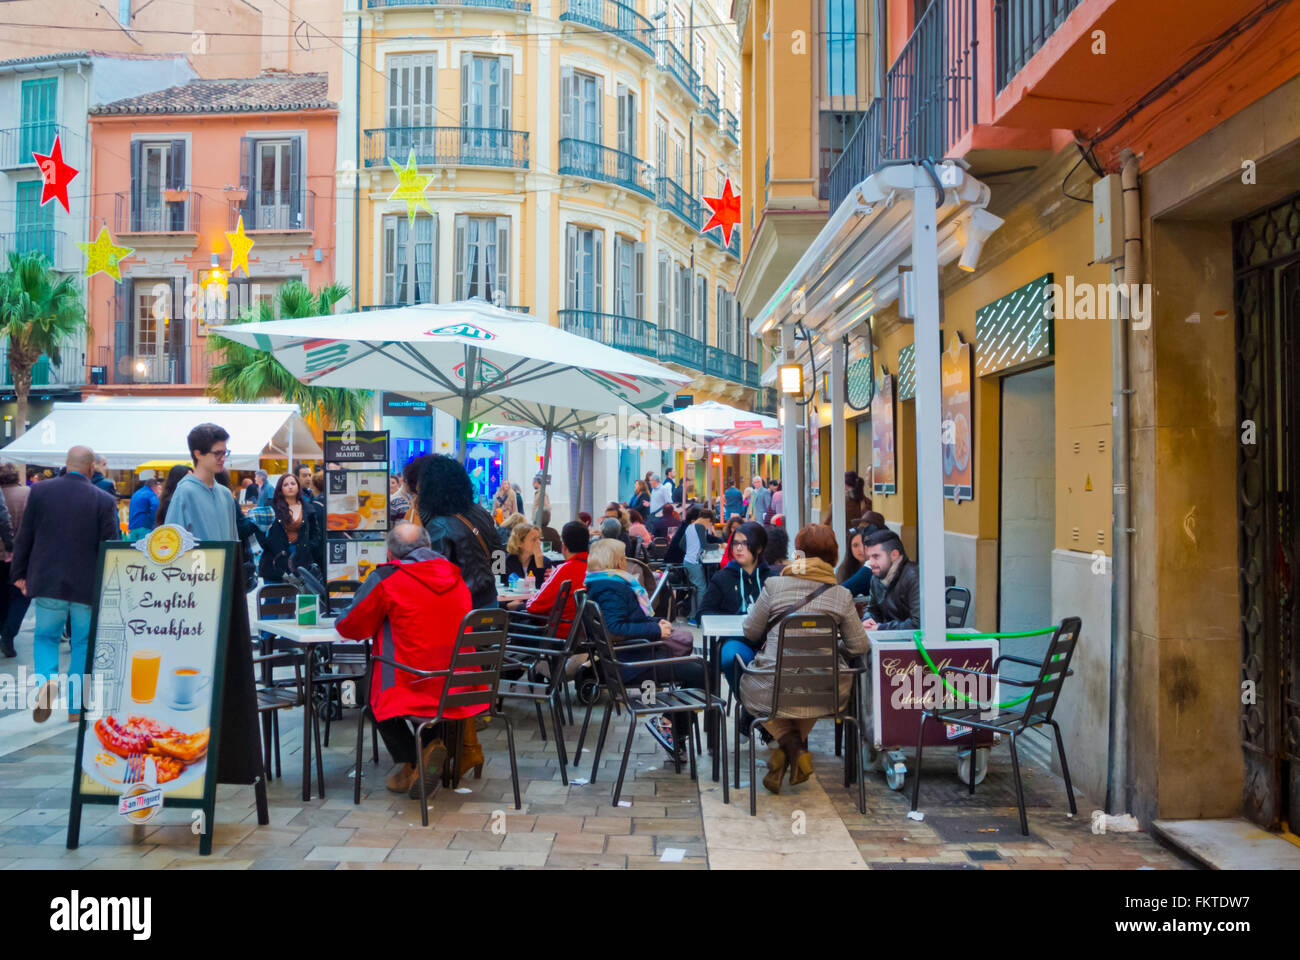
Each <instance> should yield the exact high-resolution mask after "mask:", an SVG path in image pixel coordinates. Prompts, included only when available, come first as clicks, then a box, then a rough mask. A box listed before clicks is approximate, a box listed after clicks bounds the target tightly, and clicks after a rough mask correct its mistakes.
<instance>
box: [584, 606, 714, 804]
mask: <svg viewBox="0 0 1300 960" xmlns="http://www.w3.org/2000/svg"><path fill="white" fill-rule="evenodd" d="M585 622H586V629H587V631H588V634H589V636H590V637H591V639H592V642H593V644H594V646H595V650H596V656H597V658H598V660H599V661H600V669H599V673H600V675H601V677H602V678H603V681H604V684H605V688H606V690H607V691H608V692H609V707H608V708H607V709H606V710H605V714H604V717H602V719H601V722H600V735H599V736H598V737H597V738H596V756H595V759H594V760H593V761H592V764H591V782H592V783H595V782H596V774H597V772H598V771H599V770H600V754H601V751H602V750H603V749H604V747H605V738H606V736H608V734H609V725H610V718H611V717H612V716H613V715H614V708H615V706H617V707H618V708H620V712H621V711H622V709H624V708H625V709H626V710H627V712H628V730H627V742H626V743H625V744H624V745H623V762H622V763H621V764H619V768H618V780H617V781H616V782H615V783H614V794H613V798H612V800H611V801H610V803H611V805H613V806H618V798H619V796H620V795H621V794H622V792H623V779H624V777H626V776H627V761H628V758H629V757H631V755H632V741H633V740H634V739H635V738H636V730H637V725H638V721H639V720H640V719H641V718H642V717H648V716H658V715H660V714H667V715H669V716H672V715H673V714H677V713H689V714H692V715H694V714H698V713H700V712H701V711H703V712H707V711H709V710H717V711H718V716H719V723H718V728H719V730H720V734H719V736H720V738H721V739H720V740H719V743H718V749H717V750H716V751H715V752H714V754H713V778H714V780H717V779H718V762H719V759H721V762H722V802H723V803H730V802H731V794H730V791H729V790H728V789H727V739H726V738H727V734H726V724H725V722H723V717H724V713H725V710H726V704H725V703H723V701H722V700H721V699H720V698H719V697H717V696H715V695H714V693H713V691H712V690H711V689H710V686H711V684H710V682H709V672H708V669H707V666H706V665H705V664H704V658H703V657H663V658H658V659H653V660H626V659H622V660H621V659H619V656H618V654H619V651H623V652H624V653H626V652H627V651H628V650H629V649H631V648H636V649H638V650H645V649H646V648H647V647H651V648H653V647H662V646H663V645H664V641H662V640H649V641H638V642H635V643H629V644H624V645H622V646H615V645H614V644H613V643H612V642H611V640H610V637H609V633H608V632H607V631H606V630H605V622H604V620H603V618H602V617H601V614H600V605H599V604H596V603H588V604H587V615H586V617H585ZM685 663H698V664H700V665H701V666H706V669H705V671H704V687H705V688H704V689H703V690H697V689H692V688H690V687H680V686H678V685H677V684H676V683H675V678H674V677H673V675H672V669H673V667H674V666H675V665H677V664H685ZM619 667H631V668H634V669H637V670H640V669H644V668H646V667H653V668H655V672H656V675H657V676H660V677H661V676H662V674H661V673H660V672H659V669H660V668H667V671H668V676H669V682H668V683H667V684H663V683H659V682H658V681H656V682H655V691H654V697H653V702H651V703H646V702H643V701H641V700H639V699H638V700H636V701H633V700H632V698H631V697H629V696H628V694H627V687H626V685H625V684H624V682H623V677H622V674H621V673H620V671H619ZM684 729H685V730H686V736H687V739H688V740H691V739H693V737H694V736H695V735H694V734H692V732H691V724H686V725H685V728H684ZM696 752H697V751H696V750H693V749H688V750H687V751H686V753H687V757H688V759H689V761H690V766H691V779H692V780H696V779H698V778H697V774H696V767H695V757H696ZM675 763H676V766H677V772H678V773H680V772H681V759H680V754H679V755H678V757H677V758H675Z"/></svg>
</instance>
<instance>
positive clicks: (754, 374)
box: [745, 360, 758, 387]
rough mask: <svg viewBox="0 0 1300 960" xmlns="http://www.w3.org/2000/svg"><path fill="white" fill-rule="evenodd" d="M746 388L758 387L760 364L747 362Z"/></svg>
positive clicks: (751, 361)
mask: <svg viewBox="0 0 1300 960" xmlns="http://www.w3.org/2000/svg"><path fill="white" fill-rule="evenodd" d="M745 386H747V387H757V386H758V364H757V363H756V362H754V361H753V360H746V361H745Z"/></svg>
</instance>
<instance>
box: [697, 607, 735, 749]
mask: <svg viewBox="0 0 1300 960" xmlns="http://www.w3.org/2000/svg"><path fill="white" fill-rule="evenodd" d="M744 636H745V615H744V614H743V613H738V614H725V613H706V614H704V615H703V616H702V617H700V637H701V639H702V640H703V641H704V662H705V664H706V666H707V669H708V671H709V679H710V681H711V682H712V684H713V689H714V690H715V691H717V692H718V694H719V696H721V691H722V663H721V660H720V658H719V654H720V652H721V650H722V641H723V640H738V639H742V638H743V637H744ZM737 697H739V694H737ZM710 716H712V714H710ZM715 723H716V718H714V720H712V721H710V720H706V721H705V731H704V732H705V736H706V738H707V742H708V747H709V749H710V750H712V749H713V740H714V737H715V736H716V733H717V731H716V730H715Z"/></svg>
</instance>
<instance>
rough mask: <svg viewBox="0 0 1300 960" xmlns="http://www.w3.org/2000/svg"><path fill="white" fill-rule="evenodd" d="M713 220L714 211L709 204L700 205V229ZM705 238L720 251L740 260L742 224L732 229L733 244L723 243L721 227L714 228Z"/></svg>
mask: <svg viewBox="0 0 1300 960" xmlns="http://www.w3.org/2000/svg"><path fill="white" fill-rule="evenodd" d="M712 218H713V210H712V209H710V208H709V205H708V204H701V205H700V229H703V228H704V225H705V224H706V223H708V222H709V221H710V220H711V219H712ZM704 236H705V237H707V238H708V241H709V243H711V244H713V245H714V246H715V247H717V248H718V249H719V250H723V251H725V252H726V253H728V254H729V255H730V256H732V257H735V258H736V259H737V260H739V259H740V224H736V225H735V226H733V227H732V228H731V243H723V242H722V240H723V234H722V228H721V227H712V228H711V229H710V230H709V231H708V232H707V233H705V234H704Z"/></svg>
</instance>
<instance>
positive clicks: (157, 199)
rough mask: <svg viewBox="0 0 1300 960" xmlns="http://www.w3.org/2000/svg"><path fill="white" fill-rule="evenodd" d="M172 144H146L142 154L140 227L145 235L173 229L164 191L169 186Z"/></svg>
mask: <svg viewBox="0 0 1300 960" xmlns="http://www.w3.org/2000/svg"><path fill="white" fill-rule="evenodd" d="M170 156H171V144H170V143H167V142H163V143H146V144H145V145H144V147H143V149H142V150H141V153H140V163H141V166H142V168H143V169H142V173H141V177H140V226H139V229H140V230H142V231H144V232H145V233H161V232H163V231H165V230H168V229H170V228H171V216H170V214H169V213H168V210H167V201H166V199H164V197H163V190H164V189H165V188H166V186H167V162H168V159H169V157H170Z"/></svg>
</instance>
